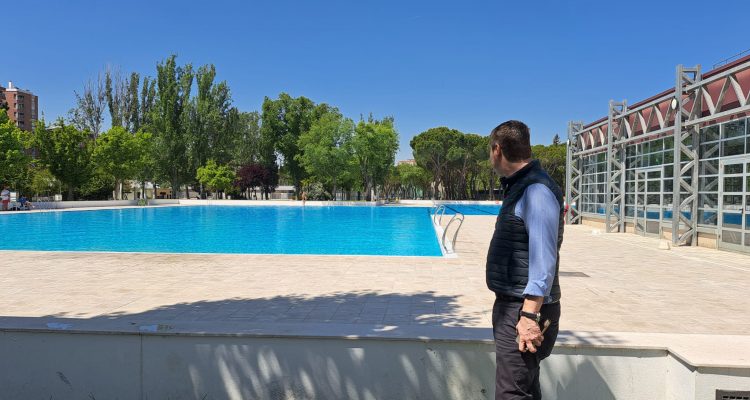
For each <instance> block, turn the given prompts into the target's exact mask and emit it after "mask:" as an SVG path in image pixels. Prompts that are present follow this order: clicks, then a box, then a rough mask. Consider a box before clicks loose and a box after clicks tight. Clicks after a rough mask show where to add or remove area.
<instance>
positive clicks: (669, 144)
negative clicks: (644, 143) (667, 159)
mask: <svg viewBox="0 0 750 400" xmlns="http://www.w3.org/2000/svg"><path fill="white" fill-rule="evenodd" d="M664 149H665V150H673V149H674V138H673V137H671V136H670V137H665V138H664Z"/></svg>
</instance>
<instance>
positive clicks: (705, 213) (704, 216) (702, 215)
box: [698, 210, 716, 226]
mask: <svg viewBox="0 0 750 400" xmlns="http://www.w3.org/2000/svg"><path fill="white" fill-rule="evenodd" d="M698 223H699V224H701V225H713V226H716V211H711V210H698Z"/></svg>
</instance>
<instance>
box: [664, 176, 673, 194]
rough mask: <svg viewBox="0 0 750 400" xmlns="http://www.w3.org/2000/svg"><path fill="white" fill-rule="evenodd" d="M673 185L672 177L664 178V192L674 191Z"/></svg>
mask: <svg viewBox="0 0 750 400" xmlns="http://www.w3.org/2000/svg"><path fill="white" fill-rule="evenodd" d="M673 187H674V181H673V180H672V179H671V178H670V179H666V180H664V193H672V188H673Z"/></svg>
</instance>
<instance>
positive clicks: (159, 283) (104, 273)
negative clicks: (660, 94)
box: [0, 216, 750, 365]
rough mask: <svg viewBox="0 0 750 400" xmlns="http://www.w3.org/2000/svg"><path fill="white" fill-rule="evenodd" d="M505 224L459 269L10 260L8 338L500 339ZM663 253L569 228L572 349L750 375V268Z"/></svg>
mask: <svg viewBox="0 0 750 400" xmlns="http://www.w3.org/2000/svg"><path fill="white" fill-rule="evenodd" d="M493 224H494V217H484V216H467V217H466V221H465V224H464V227H463V228H462V230H461V233H460V235H459V238H458V242H457V245H456V247H457V251H458V253H459V255H458V257H456V258H420V257H357V256H298V255H294V256H291V255H290V256H285V255H194V254H148V253H146V254H144V253H138V254H135V253H65V252H18V251H2V252H0V271H1V272H0V293H2V296H0V328H1V329H13V327H14V326H17V327H18V328H19V329H20V328H23V329H26V328H29V327H32V328H33V327H44V326H47V327H51V328H53V329H54V328H56V327H59V326H63V328H65V327H67V326H69V325H67V324H70V325H75V324H76V323H79V322H80V324H81V325H82V326H86V327H88V328H87V329H89V330H95V331H96V330H107V329H109V328H108V327H115V326H119V327H122V326H133V327H135V328H134V329H136V330H137V329H139V327H140V329H141V330H143V327H144V326H145V327H147V328H146V329H149V328H148V327H156V328H154V329H156V330H160V329H161V328H160V327H162V326H169V327H174V326H178V327H179V326H184V327H194V328H195V327H200V329H202V330H203V331H206V332H209V331H222V332H224V333H228V332H230V331H232V330H236V331H238V332H240V331H243V330H245V328H243V327H246V328H247V327H253V329H256V330H257V329H260V330H263V331H265V332H266V333H272V332H270V331H272V330H273V329H277V330H279V331H280V333H279V334H282V333H283V332H281V331H284V332H287V333H289V332H291V333H293V334H298V335H302V334H308V335H315V334H316V332H319V333H321V334H322V335H335V334H336V332H340V333H341V335H350V334H351V335H359V334H363V332H370V335H373V334H375V335H377V334H378V333H377V332H381V334H382V335H383V336H387V332H389V331H393V332H432V333H433V335H434V336H439V337H442V338H445V339H450V337H451V335H452V333H450V332H456V335H461V333H459V332H465V331H466V330H467V329H468V330H472V332H473V333H472V335H474V337H476V335H479V336H481V337H483V336H488V338H490V337H491V335H490V334H489V330H488V328H489V327H490V326H491V321H490V315H491V307H492V302H493V299H494V297H493V295H492V294H491V293H490V292H489V291H488V290H487V288H486V286H485V283H484V262H485V255H486V249H487V244H488V243H489V240H490V237H491V235H492V229H493ZM362 234H367V233H366V232H363V233H362ZM658 244H659V241H658V240H657V239H653V238H644V237H640V236H636V235H633V234H600V233H598V232H597V231H594V230H593V229H592V228H590V227H588V226H580V225H576V226H567V227H566V233H565V241H564V245H563V249H562V255H561V257H562V259H561V278H560V281H561V285H562V290H563V299H562V306H563V313H562V320H561V329H562V330H563V331H565V332H564V333H563V335H562V336H563V339H562V340H563V341H565V340H570V341H571V343H573V344H575V343H589V344H592V343H599V344H602V345H605V344H607V343H610V344H612V343H615V342H617V341H619V342H621V343H630V344H632V345H637V343H641V344H642V345H643V346H651V345H653V346H657V347H658V346H659V345H657V344H654V343H655V342H654V338H661V339H660V340H661V341H660V342H659V343H664V342H670V343H682V344H683V346H682V347H683V349H684V350H683V351H686V352H687V351H691V348H693V347H694V346H692V344H694V343H704V344H706V346H710V345H711V343H714V342H719V343H729V342H731V343H732V347H734V348H735V350H737V351H733V352H729V353H730V354H724V353H727V352H726V350H724V351H723V352H721V353H722V354H721V356H719V355H715V354H712V353H711V351H709V350H706V349H707V348H708V347H704V350H697V352H698V355H702V356H704V357H703V358H700V357H698V356H696V357H695V358H700V359H701V360H704V361H706V360H707V361H706V362H707V363H709V364H710V363H711V362H713V363H714V365H715V364H716V363H719V364H721V365H750V354H748V353H750V336H748V332H750V296H748V295H747V291H748V288H750V256H748V255H742V254H737V253H730V252H724V251H717V250H710V249H705V248H696V247H680V248H674V249H672V250H660V249H659V248H658V247H659V246H658ZM60 321H63V322H60ZM50 324H51V325H50ZM264 327H265V328H264ZM372 327H378V329H372ZM446 328H461V329H463V331H462V330H461V329H453V330H451V329H446ZM113 329H114V328H113ZM186 329H187V328H186ZM196 329H197V328H196ZM247 329H249V328H247ZM441 330H442V332H443V333H440V332H441ZM392 335H393V337H398V334H395V333H394V334H392ZM670 335H671V336H670ZM677 335H681V336H677ZM716 335H724V336H721V337H719V339H718V340H717V339H716V338H717V337H718V336H716ZM470 336H471V335H470ZM566 338H567V339H566ZM614 338H619V339H618V340H615V339H614ZM722 338H723V339H722ZM724 339H726V340H724ZM745 345H747V346H745ZM720 347H721V346H720ZM737 347H739V349H738V348H737ZM743 348H744V350H743ZM692 351H694V352H695V351H696V350H695V349H693V350H692Z"/></svg>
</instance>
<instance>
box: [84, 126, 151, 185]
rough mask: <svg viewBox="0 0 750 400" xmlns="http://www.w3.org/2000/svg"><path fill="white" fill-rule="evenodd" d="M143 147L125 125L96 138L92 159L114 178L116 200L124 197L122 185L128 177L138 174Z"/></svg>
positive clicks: (102, 170) (100, 168) (101, 169)
mask: <svg viewBox="0 0 750 400" xmlns="http://www.w3.org/2000/svg"><path fill="white" fill-rule="evenodd" d="M140 152H141V148H140V146H139V143H138V141H137V140H136V138H135V136H133V135H132V134H130V133H129V132H128V131H126V130H125V128H123V127H119V126H116V127H114V128H112V129H110V130H109V131H107V132H105V133H103V134H102V135H101V136H99V138H98V139H96V146H95V147H94V151H93V154H92V161H93V162H94V165H95V166H96V168H98V169H99V170H100V171H101V172H103V173H104V174H106V175H107V176H109V177H111V178H112V179H114V182H115V190H114V192H113V193H114V194H115V196H114V198H115V200H121V199H122V186H123V182H124V181H125V180H126V179H132V178H134V177H135V175H136V168H137V167H138V164H137V163H138V162H139V161H141V154H140Z"/></svg>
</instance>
